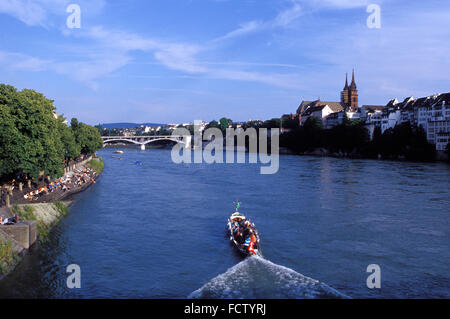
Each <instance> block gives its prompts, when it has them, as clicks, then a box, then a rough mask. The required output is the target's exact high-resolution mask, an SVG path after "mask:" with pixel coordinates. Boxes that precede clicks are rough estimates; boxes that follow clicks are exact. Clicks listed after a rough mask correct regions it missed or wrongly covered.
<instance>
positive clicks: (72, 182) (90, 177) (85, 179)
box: [23, 167, 97, 202]
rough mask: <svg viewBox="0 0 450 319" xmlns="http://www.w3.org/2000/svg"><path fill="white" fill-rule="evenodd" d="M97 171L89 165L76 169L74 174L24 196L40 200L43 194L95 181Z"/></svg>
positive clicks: (66, 189)
mask: <svg viewBox="0 0 450 319" xmlns="http://www.w3.org/2000/svg"><path fill="white" fill-rule="evenodd" d="M96 176H97V173H96V172H95V171H94V170H93V169H90V168H88V167H84V168H79V169H75V170H74V171H73V173H72V174H68V175H66V176H64V177H61V178H59V179H57V180H54V181H52V182H50V183H48V184H47V185H45V186H41V187H39V188H37V189H35V190H33V191H31V192H28V193H26V194H24V195H23V197H24V198H25V199H27V200H29V201H30V202H32V201H33V200H38V199H39V198H40V197H41V196H45V195H48V194H50V193H53V192H57V191H62V192H67V191H70V190H71V189H73V188H76V187H80V186H83V185H84V184H86V183H95V178H96Z"/></svg>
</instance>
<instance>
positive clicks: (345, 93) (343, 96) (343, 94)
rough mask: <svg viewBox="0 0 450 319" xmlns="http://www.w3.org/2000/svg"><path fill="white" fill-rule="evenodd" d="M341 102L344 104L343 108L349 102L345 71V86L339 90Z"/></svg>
mask: <svg viewBox="0 0 450 319" xmlns="http://www.w3.org/2000/svg"><path fill="white" fill-rule="evenodd" d="M341 104H342V105H343V106H344V108H347V106H348V105H349V104H350V103H349V95H348V75H347V73H345V86H344V90H342V92H341Z"/></svg>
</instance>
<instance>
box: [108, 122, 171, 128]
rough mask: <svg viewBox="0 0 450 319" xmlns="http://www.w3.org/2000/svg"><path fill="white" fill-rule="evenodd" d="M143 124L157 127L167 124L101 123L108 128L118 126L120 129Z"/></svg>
mask: <svg viewBox="0 0 450 319" xmlns="http://www.w3.org/2000/svg"><path fill="white" fill-rule="evenodd" d="M141 125H146V126H151V127H157V126H164V125H166V124H161V123H141V124H139V123H105V124H101V126H102V128H107V129H113V128H118V129H124V128H133V127H139V126H141Z"/></svg>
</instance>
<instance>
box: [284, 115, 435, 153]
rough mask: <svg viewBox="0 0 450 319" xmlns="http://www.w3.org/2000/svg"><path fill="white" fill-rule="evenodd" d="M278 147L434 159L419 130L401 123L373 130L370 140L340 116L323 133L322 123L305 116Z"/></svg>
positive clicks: (358, 124) (360, 124) (359, 125)
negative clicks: (340, 121) (302, 121)
mask: <svg viewBox="0 0 450 319" xmlns="http://www.w3.org/2000/svg"><path fill="white" fill-rule="evenodd" d="M280 143H281V146H284V147H288V148H290V149H292V150H293V151H295V152H298V153H304V152H309V151H313V150H314V149H317V148H326V149H327V150H328V151H329V152H331V153H342V154H344V155H347V156H349V155H355V156H361V157H368V158H376V157H378V155H381V156H382V158H386V159H399V158H405V159H408V160H419V161H431V160H434V159H435V156H436V150H435V147H434V145H432V144H430V143H428V141H427V138H426V133H425V131H424V130H423V128H422V127H415V126H411V125H410V124H409V122H406V123H401V124H399V125H397V126H396V127H395V128H391V129H388V130H386V131H385V132H384V133H383V134H381V129H380V128H379V127H377V128H375V130H374V133H373V139H372V141H370V136H369V132H368V130H367V128H366V127H365V126H364V123H363V122H361V121H359V120H349V119H348V118H346V117H344V119H343V121H342V123H341V124H339V125H336V126H334V127H333V128H331V129H328V130H325V129H324V128H323V125H322V121H321V120H320V119H318V118H314V117H309V118H308V119H307V120H306V122H305V123H304V124H303V125H302V126H300V127H298V128H296V129H294V130H292V131H290V132H288V133H285V134H282V135H281V138H280Z"/></svg>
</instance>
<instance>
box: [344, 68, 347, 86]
mask: <svg viewBox="0 0 450 319" xmlns="http://www.w3.org/2000/svg"><path fill="white" fill-rule="evenodd" d="M344 90H348V73H347V72H345V86H344Z"/></svg>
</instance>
